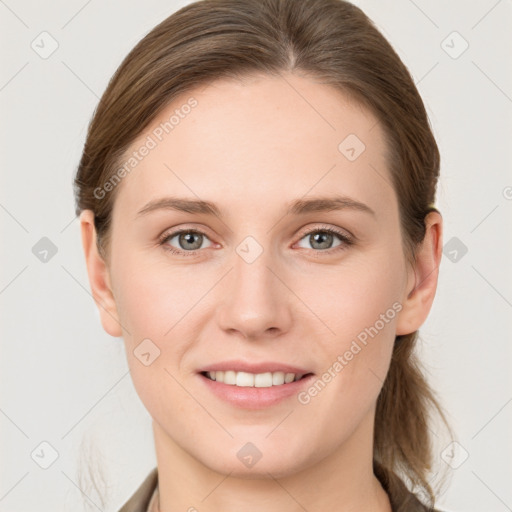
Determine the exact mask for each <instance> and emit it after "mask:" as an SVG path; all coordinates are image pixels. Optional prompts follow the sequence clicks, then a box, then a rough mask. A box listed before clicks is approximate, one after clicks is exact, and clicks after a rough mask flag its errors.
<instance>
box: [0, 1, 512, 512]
mask: <svg viewBox="0 0 512 512" xmlns="http://www.w3.org/2000/svg"><path fill="white" fill-rule="evenodd" d="M187 3H189V2H186V1H182V2H178V1H171V0H166V1H164V0H145V1H144V2H142V1H134V0H130V1H124V2H113V1H110V0H107V1H105V0H104V1H99V0H90V1H84V0H72V1H71V0H67V1H64V0H61V1H57V0H53V1H52V2H37V1H35V0H30V1H29V0H5V1H4V0H0V34H1V45H2V46H1V48H2V59H3V65H2V68H1V71H0V108H1V121H2V122H1V130H2V131H1V138H0V140H1V153H0V154H1V172H2V175H1V188H0V222H1V226H2V244H1V245H0V250H1V265H0V268H1V273H0V313H1V330H2V331H1V358H0V379H1V388H0V389H1V395H0V431H1V450H2V451H1V458H0V460H1V461H2V464H1V479H0V511H9V512H21V511H23V512H27V511H29V512H30V511H36V510H37V511H39V512H43V511H50V510H51V511H53V510H69V511H71V510H73V511H77V510H104V511H117V510H118V508H119V507H120V505H121V504H122V503H123V502H124V501H125V500H126V499H127V498H128V497H129V496H130V495H131V494H132V493H133V492H134V490H135V488H136V487H137V486H138V485H139V484H140V483H141V481H142V480H143V479H144V478H145V476H146V475H147V473H148V472H149V470H150V469H151V468H152V467H154V466H155V464H156V460H155V456H154V447H153V441H152V432H151V429H150V417H149V414H148V413H147V412H146V410H145V408H144V407H143V405H142V404H141V402H140V400H139V398H138V396H137V395H136V393H135V391H134V388H133V386H132V383H131V380H130V376H129V373H128V367H127V363H126V357H125V354H124V348H123V344H122V340H121V339H120V338H112V337H110V336H109V335H107V334H106V333H105V332H104V331H103V329H102V327H101V325H100V322H99V316H98V313H97V311H96V306H95V305H94V302H93V299H92V297H91V295H90V293H89V284H88V279H87V274H86V269H85V262H84V258H83V253H82V247H81V240H80V232H79V223H78V221H77V219H76V218H75V217H74V203H73V196H72V187H71V183H72V178H73V175H74V171H75V168H76V165H77V163H78V159H79V157H80V152H81V149H82V145H83V143H84V140H85V133H86V128H87V124H88V122H89V120H90V118H91V116H92V113H93V109H94V108H95V106H96V104H97V102H98V99H99V97H100V96H101V94H102V93H103V91H104V89H105V87H106V85H107V82H108V80H109V78H110V77H111V75H112V74H113V72H114V71H115V69H116V68H117V66H118V65H119V64H120V62H121V60H122V58H123V57H124V56H125V55H126V54H127V53H128V52H129V50H130V49H131V48H132V47H133V46H134V44H135V43H136V42H137V41H138V40H139V39H140V38H141V37H143V36H144V35H145V34H146V33H147V32H148V31H149V30H150V29H151V28H152V27H153V26H155V25H156V24H157V23H159V22H160V21H162V20H163V19H164V18H165V17H167V16H168V15H170V14H171V13H172V12H174V11H175V10H177V9H178V8H179V7H181V6H183V5H185V4H187ZM356 3H357V4H358V5H359V6H360V7H362V8H363V9H364V10H365V11H366V12H367V14H368V15H369V16H370V17H371V18H372V19H373V20H374V21H375V23H376V24H377V26H378V27H379V28H380V29H381V30H382V31H383V33H384V35H385V36H386V37H388V39H389V40H390V41H391V43H392V44H393V45H394V46H395V48H396V49H397V51H398V52H399V54H400V56H401V57H402V59H403V60H404V62H405V63H406V65H407V66H408V67H409V69H410V70H411V72H412V74H413V76H414V77H415V80H416V82H417V84H418V88H419V90H420V92H421V94H422V96H423V98H424V100H425V102H426V104H427V107H428V111H429V114H430V117H431V121H432V124H433V127H434V130H435V134H436V136H437V140H438V143H439V146H440V150H441V153H442V169H441V174H442V177H441V182H440V185H439V188H438V200H437V207H438V208H439V209H440V210H441V212H442V214H443V217H444V223H445V224H444V228H445V232H444V242H445V244H450V245H447V247H445V248H446V250H445V255H444V256H443V261H442V265H441V270H440V281H439V288H438V293H437V296H436V299H435V302H434V306H433V309H432V312H431V315H430V317H429V319H428V320H427V322H426V323H425V324H424V326H423V327H422V329H421V331H420V332H421V338H422V343H421V347H420V348H421V352H422V357H423V361H424V362H425V364H426V366H427V368H428V371H429V380H430V381H431V383H432V385H433V386H434V387H435V389H436V390H437V391H438V393H439V395H440V397H441V400H442V403H443V404H444V406H445V408H446V409H447V410H448V411H449V414H450V419H451V421H452V425H453V427H454V429H455V431H456V433H457V442H458V443H460V446H459V445H456V447H455V450H454V451H453V452H452V451H451V450H450V449H448V451H446V450H445V448H446V440H443V439H441V437H440V436H439V439H438V444H439V446H436V448H435V454H436V464H438V466H439V468H441V469H443V468H444V470H447V472H448V474H449V478H450V486H449V488H448V490H447V491H446V492H445V494H444V495H442V496H441V497H440V499H439V506H441V507H443V508H444V509H446V510H447V511H453V512H456V511H461V512H481V511H484V510H485V511H486V512H505V511H507V510H512V488H511V485H510V483H511V476H512V437H511V436H510V432H512V429H511V426H512V377H511V371H510V368H511V362H512V348H511V347H512V344H511V332H512V272H511V270H510V267H511V261H512V241H511V240H512V237H511V234H512V230H511V224H512V223H511V219H512V215H511V214H512V173H511V160H512V150H511V146H512V144H511V135H512V130H511V125H512V68H511V67H510V62H511V55H510V54H511V51H510V49H511V48H510V46H511V38H510V35H509V34H510V28H511V26H512V4H511V1H510V0H499V1H496V0H478V1H472V2H468V1H464V0H450V1H449V2H447V1H445V0H435V1H433V0H431V1H427V0H415V1H412V0H393V1H390V0H388V1H381V0H359V1H358V2H356ZM44 31H46V32H48V33H49V34H50V35H51V36H46V35H42V36H41V35H40V34H41V33H42V32H44ZM454 31H456V32H457V33H458V35H457V34H454ZM43 38H45V39H43ZM52 39H54V40H55V41H56V42H57V43H58V48H57V49H56V51H55V52H54V53H53V54H52V55H50V56H48V57H47V58H42V57H41V56H40V54H41V52H43V51H49V50H50V49H51V44H52ZM443 41H444V42H443ZM54 44H55V43H54ZM466 44H468V45H469V46H468V48H467V49H466V50H465V51H464V52H463V53H461V51H462V50H463V49H464V48H465V45H466ZM31 45H33V46H34V47H35V48H37V50H38V52H39V53H38V52H36V51H35V50H34V49H33V48H32V47H31ZM43 47H44V48H43ZM460 53H461V54H460ZM459 54H460V55H459ZM43 237H47V238H48V239H49V240H51V242H52V243H53V244H54V245H55V247H56V249H57V252H56V254H55V255H53V256H52V254H51V253H49V254H48V255H47V261H46V262H43V261H41V260H40V257H42V256H43V255H42V254H41V253H39V257H37V255H36V254H37V253H38V250H39V251H40V250H41V249H40V248H39V246H38V245H37V244H38V243H45V242H40V240H41V239H42V238H43ZM46 243H47V242H46ZM34 247H36V249H34V252H35V253H36V254H34V252H33V248H34ZM463 247H466V248H467V253H466V254H464V249H463ZM42 442H47V443H49V445H51V447H50V446H48V445H41V443H42ZM52 450H55V451H56V452H57V454H58V458H57V459H56V460H55V462H53V464H52V465H51V466H50V467H48V469H43V468H42V467H40V466H41V465H44V464H48V463H50V462H51V460H52V459H51V457H52V453H53V452H52ZM442 454H444V455H442ZM466 455H467V459H466V460H464V457H465V456H466ZM446 461H448V463H447V462H446ZM89 464H91V467H92V468H93V470H96V468H98V471H101V472H102V473H103V476H104V478H105V480H106V482H107V485H108V488H107V489H103V487H102V485H101V482H100V484H99V485H100V489H101V492H102V494H103V493H106V496H107V502H106V503H105V504H104V505H103V504H101V501H100V498H99V497H98V495H97V493H96V491H95V489H94V485H93V484H92V483H91V482H89V480H88V477H87V468H88V465H89ZM455 466H457V467H456V468H455ZM81 468H82V470H83V471H84V472H85V475H82V476H81V474H80V469H81Z"/></svg>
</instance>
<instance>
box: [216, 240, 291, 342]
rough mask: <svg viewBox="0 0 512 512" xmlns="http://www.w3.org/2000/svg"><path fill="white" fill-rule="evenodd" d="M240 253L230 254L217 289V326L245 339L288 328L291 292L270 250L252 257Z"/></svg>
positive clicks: (258, 338)
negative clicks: (230, 261)
mask: <svg viewBox="0 0 512 512" xmlns="http://www.w3.org/2000/svg"><path fill="white" fill-rule="evenodd" d="M240 254H241V255H242V256H240ZM240 254H238V253H236V254H234V257H233V266H234V268H233V270H232V271H231V272H229V275H228V276H226V277H227V279H226V280H224V281H225V284H224V286H223V288H222V290H221V291H220V293H221V294H222V297H223V299H222V300H221V301H220V306H219V307H218V308H217V310H216V315H217V321H218V323H219V326H220V328H221V329H223V330H224V331H225V332H227V333H229V334H233V333H236V334H238V335H239V336H240V337H242V338H246V339H248V340H261V339H264V338H266V339H269V338H276V337H278V336H280V335H282V334H283V333H285V332H287V331H288V330H289V329H290V326H291V323H292V306H293V303H292V301H293V293H291V292H290V290H289V288H287V286H286V284H285V283H286V278H285V276H284V275H282V274H283V271H282V270H281V271H280V270H279V268H281V267H279V265H277V264H276V261H275V259H273V257H272V255H271V253H270V251H267V250H263V252H262V253H261V254H259V255H258V256H257V257H256V259H255V260H254V261H251V258H247V257H246V255H245V254H244V253H243V252H240ZM280 274H281V275H280Z"/></svg>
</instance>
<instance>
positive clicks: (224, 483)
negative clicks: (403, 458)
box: [153, 417, 391, 512]
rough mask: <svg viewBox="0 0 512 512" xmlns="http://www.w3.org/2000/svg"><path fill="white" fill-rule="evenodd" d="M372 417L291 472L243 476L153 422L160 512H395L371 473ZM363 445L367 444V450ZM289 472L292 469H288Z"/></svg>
mask: <svg viewBox="0 0 512 512" xmlns="http://www.w3.org/2000/svg"><path fill="white" fill-rule="evenodd" d="M372 420H373V417H370V418H369V420H368V421H367V427H368V428H366V429H365V428H364V425H360V427H363V428H360V429H358V430H357V432H355V433H354V434H353V436H352V438H351V439H349V440H347V441H346V442H345V443H344V444H343V446H340V447H338V448H337V449H335V450H333V452H332V453H331V454H330V455H329V456H328V457H326V458H324V459H322V460H319V461H317V462H316V463H314V464H312V465H311V466H308V467H307V468H305V469H302V470H300V471H298V472H295V473H293V474H287V475H285V476H282V477H279V478H275V477H274V476H273V475H272V474H271V473H268V472H267V473H261V472H260V474H255V477H254V478H247V477H245V478H239V477H236V476H233V475H232V474H231V473H228V474H222V473H219V472H217V471H214V470H213V469H211V468H209V467H207V466H205V465H204V464H203V463H201V462H200V461H199V460H197V459H196V458H195V457H192V456H191V455H190V454H189V453H187V452H186V451H184V450H183V449H182V448H181V447H180V446H178V445H177V444H176V443H175V442H174V441H173V440H172V439H171V438H170V437H169V436H168V435H167V434H166V433H165V431H164V430H162V429H161V427H160V426H159V425H158V424H157V423H156V422H153V431H154V437H155V448H156V455H157V464H158V482H159V483H158V486H159V497H158V498H159V499H158V502H159V504H160V512H177V511H189V512H197V511H201V510H208V511H209V512H235V511H240V510H243V511H244V512H260V511H261V510H262V509H263V510H265V511H266V512H304V510H322V509H325V510H336V511H338V512H354V511H356V510H372V511H374V512H391V505H390V502H389V498H388V495H387V493H386V491H385V490H384V489H383V488H382V486H381V484H380V482H379V480H378V479H377V478H376V476H375V475H374V473H373V464H372V461H373V453H372V451H373V445H372V443H371V442H364V443H363V442H362V441H363V439H362V437H364V438H365V440H366V441H367V440H368V437H369V436H370V437H369V440H370V441H371V440H372V437H371V436H372V435H373V429H372V427H373V424H372ZM361 446H367V447H368V448H367V449H366V450H364V451H362V450H361ZM290 473H291V472H290Z"/></svg>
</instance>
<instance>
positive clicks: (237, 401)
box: [198, 373, 314, 409]
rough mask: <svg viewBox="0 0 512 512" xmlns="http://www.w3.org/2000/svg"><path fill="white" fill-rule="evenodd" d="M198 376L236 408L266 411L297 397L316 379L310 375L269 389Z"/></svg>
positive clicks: (210, 388)
mask: <svg viewBox="0 0 512 512" xmlns="http://www.w3.org/2000/svg"><path fill="white" fill-rule="evenodd" d="M198 375H199V377H200V379H201V380H202V381H203V382H204V383H205V385H206V386H207V388H208V389H209V390H210V391H211V392H212V393H213V394H215V395H216V396H218V397H219V398H221V399H223V400H225V401H227V402H229V403H231V404H232V405H234V406H236V407H241V408H244V409H264V408H266V407H271V406H272V405H276V404H278V403H279V402H281V401H283V400H285V399H287V398H290V397H292V396H294V395H297V394H298V393H299V392H300V390H301V389H302V388H304V387H305V386H308V385H309V383H310V382H311V380H312V379H313V378H314V375H313V374H310V375H308V376H306V377H303V378H302V379H300V380H297V381H294V382H290V383H289V384H282V385H280V386H271V387H268V388H255V387H244V386H234V385H231V384H224V383H223V382H217V381H216V380H211V379H209V378H208V377H205V376H204V375H202V374H201V373H200V374H198Z"/></svg>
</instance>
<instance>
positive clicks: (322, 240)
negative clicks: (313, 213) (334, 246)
mask: <svg viewBox="0 0 512 512" xmlns="http://www.w3.org/2000/svg"><path fill="white" fill-rule="evenodd" d="M332 238H333V236H332V234H330V233H327V232H326V231H317V232H316V233H315V234H313V235H311V236H310V241H311V246H312V247H314V244H315V243H317V242H318V243H319V245H320V246H321V247H317V248H318V249H328V248H329V246H330V245H331V243H332Z"/></svg>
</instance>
